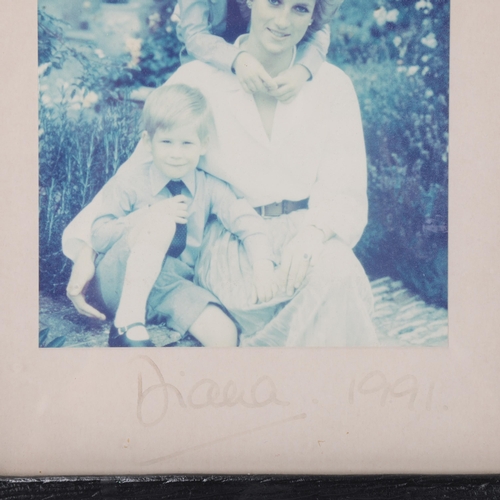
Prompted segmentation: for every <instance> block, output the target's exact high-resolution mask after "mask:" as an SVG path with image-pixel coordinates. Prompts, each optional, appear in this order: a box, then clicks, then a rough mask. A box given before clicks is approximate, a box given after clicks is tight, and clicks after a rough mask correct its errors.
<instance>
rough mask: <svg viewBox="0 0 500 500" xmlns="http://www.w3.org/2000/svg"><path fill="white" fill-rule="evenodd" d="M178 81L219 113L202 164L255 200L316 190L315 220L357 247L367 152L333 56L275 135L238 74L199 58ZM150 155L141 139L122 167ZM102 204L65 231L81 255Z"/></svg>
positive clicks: (311, 219) (311, 217)
mask: <svg viewBox="0 0 500 500" xmlns="http://www.w3.org/2000/svg"><path fill="white" fill-rule="evenodd" d="M173 83H185V84H187V85H190V86H193V87H197V88H199V89H200V90H201V91H202V92H203V94H204V95H205V96H206V98H207V100H208V102H209V103H210V105H211V107H212V110H213V113H214V118H215V125H216V129H217V134H216V135H217V137H216V140H213V138H211V146H210V148H209V152H208V153H207V155H206V157H205V158H204V159H203V161H202V164H201V165H200V167H201V168H203V169H205V170H206V171H207V172H209V173H211V174H212V175H214V176H216V177H219V178H220V179H223V180H224V181H226V182H228V183H229V184H231V186H232V187H233V188H234V189H235V190H236V191H237V192H239V193H240V194H241V195H243V196H245V197H246V198H247V200H248V201H249V202H250V204H251V205H252V206H254V207H257V206H261V205H268V204H270V203H274V202H277V201H281V200H295V201H297V200H302V199H304V198H308V197H309V210H308V214H307V223H308V224H311V225H314V226H316V227H318V228H320V229H322V230H323V231H324V232H325V233H326V234H327V235H333V234H336V235H337V236H338V237H339V238H341V239H342V240H344V241H345V242H346V243H347V244H348V245H349V246H351V247H353V246H354V245H355V244H356V243H357V242H358V241H359V239H360V237H361V234H362V232H363V229H364V227H365V225H366V222H367V215H368V202H367V194H366V183H367V181H366V177H367V174H366V154H365V146H364V140H363V130H362V123H361V116H360V112H359V106H358V101H357V97H356V93H355V91H354V88H353V86H352V83H351V81H350V79H349V77H348V76H347V75H346V74H345V73H344V72H343V71H342V70H340V69H339V68H337V67H336V66H333V65H331V64H328V63H325V64H323V65H322V66H321V68H320V69H319V71H318V73H317V75H316V77H315V78H314V79H313V80H311V81H309V82H307V83H306V84H305V85H304V87H303V89H302V90H301V92H300V93H299V95H298V96H297V97H296V99H295V100H294V101H293V102H292V103H290V104H281V103H279V102H278V104H277V106H276V112H275V117H274V123H273V129H272V133H271V139H269V138H268V136H267V134H266V132H265V130H264V127H263V125H262V121H261V118H260V115H259V112H258V110H257V107H256V104H255V100H254V98H253V96H252V95H251V94H248V93H246V92H244V91H243V89H242V88H241V86H240V84H239V82H238V79H237V77H236V76H235V75H233V74H230V73H227V72H223V71H221V70H218V69H216V68H214V67H212V66H209V65H208V64H205V63H202V62H199V61H193V62H191V63H188V64H186V65H184V66H182V67H181V68H179V69H178V70H177V72H176V73H175V74H174V75H173V76H172V77H171V78H170V79H169V80H168V81H167V82H166V83H165V85H170V84H173ZM148 160H150V157H149V156H148V154H147V153H146V152H145V150H144V148H143V147H142V145H141V144H139V146H138V147H137V149H136V151H135V152H134V154H133V155H132V157H131V158H130V159H129V160H128V161H127V162H126V163H125V164H124V165H123V166H122V167H121V168H120V169H123V168H134V166H135V165H137V164H141V163H142V162H144V161H148ZM117 175H119V172H118V174H117ZM98 197H99V194H98V195H97V196H96V198H98ZM96 203H98V202H96V199H94V200H93V201H92V202H91V203H90V204H89V205H88V206H87V207H86V208H85V209H84V210H83V211H82V212H81V213H80V214H79V215H78V216H77V217H76V218H75V219H74V220H73V221H72V222H71V223H70V225H69V226H68V227H67V228H66V231H65V232H64V234H63V251H64V253H65V255H67V256H68V257H69V258H71V259H73V260H74V259H75V257H76V256H77V255H78V253H77V252H79V249H80V247H81V244H82V242H85V243H87V244H90V224H91V223H92V220H93V215H92V214H93V212H94V208H95V206H96Z"/></svg>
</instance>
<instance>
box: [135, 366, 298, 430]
mask: <svg viewBox="0 0 500 500" xmlns="http://www.w3.org/2000/svg"><path fill="white" fill-rule="evenodd" d="M136 359H141V360H143V361H145V362H146V363H147V364H148V365H149V366H150V367H151V368H153V371H154V373H155V374H156V377H157V380H158V382H157V383H155V384H152V385H150V386H149V387H148V388H146V389H145V388H144V385H143V376H142V371H139V373H138V375H137V419H138V420H139V422H140V423H141V424H142V425H144V426H146V427H150V426H153V425H156V424H158V423H159V422H161V421H162V420H163V418H165V416H166V415H167V412H168V409H169V404H170V397H171V395H174V396H175V397H176V398H177V403H178V405H179V406H180V407H181V408H192V409H195V410H198V409H201V408H206V407H208V406H212V407H214V408H223V407H226V408H231V407H233V406H237V405H240V406H243V407H245V408H262V407H264V406H269V405H271V404H275V405H280V406H288V405H289V404H290V403H289V402H287V401H281V400H280V399H279V398H278V395H277V389H276V385H275V383H274V382H273V380H272V379H271V377H269V376H268V375H264V376H262V377H260V378H258V379H257V380H256V381H255V382H254V383H253V385H252V386H251V388H250V393H249V394H248V395H247V394H245V391H244V390H240V389H238V386H237V385H236V383H235V382H234V381H233V380H229V381H228V382H226V384H225V385H224V386H223V388H222V389H221V387H220V386H219V384H217V383H216V382H215V381H214V380H212V379H209V378H204V379H201V380H199V381H198V382H196V383H195V384H194V385H193V386H192V387H191V388H190V390H189V391H188V392H187V395H186V396H184V394H183V393H182V392H181V391H180V389H179V388H178V387H176V386H175V385H173V384H171V383H168V382H166V381H165V378H164V377H163V374H162V373H161V371H160V369H159V368H158V365H157V364H156V363H155V362H154V361H153V360H152V359H151V358H150V357H149V356H139V357H138V358H136ZM153 396H156V397H157V398H158V400H159V403H160V408H161V410H160V412H159V415H158V417H157V418H155V419H153V420H151V421H146V419H145V418H144V415H143V413H144V412H143V409H144V404H145V401H146V399H147V398H148V397H153Z"/></svg>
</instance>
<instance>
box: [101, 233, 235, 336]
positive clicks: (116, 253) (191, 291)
mask: <svg viewBox="0 0 500 500" xmlns="http://www.w3.org/2000/svg"><path fill="white" fill-rule="evenodd" d="M129 255H130V247H129V245H128V242H127V237H126V236H125V235H124V236H122V237H121V238H120V239H119V240H118V241H117V242H116V243H115V244H114V245H113V246H112V247H111V249H110V250H109V251H108V252H106V253H105V254H104V255H101V256H99V257H98V260H97V263H96V264H97V267H96V282H97V294H98V295H99V296H100V298H101V300H102V302H103V305H104V308H105V309H106V312H107V314H110V315H111V316H113V317H114V315H115V313H116V310H117V308H118V304H119V302H120V296H121V292H122V288H123V281H124V279H125V269H126V265H127V260H128V257H129ZM193 275H194V274H193V269H192V268H191V267H189V266H188V265H187V264H185V263H184V262H182V261H181V260H179V259H177V258H174V257H170V256H167V257H166V258H165V260H164V261H163V267H162V269H161V272H160V275H159V276H158V279H157V280H156V282H155V284H154V286H153V289H152V290H151V293H150V295H149V297H148V302H147V310H146V322H147V323H162V322H165V323H166V324H167V326H168V328H170V329H171V330H175V331H176V332H178V333H180V334H181V335H182V336H183V335H185V334H186V333H187V331H188V330H189V328H190V327H191V325H192V324H193V323H194V322H195V321H196V320H197V319H198V317H199V316H200V314H201V313H202V312H203V310H204V309H205V308H206V307H207V305H208V304H215V305H217V306H219V307H220V308H221V309H222V310H223V311H225V308H224V307H223V306H222V305H221V303H220V302H219V300H218V299H217V298H216V297H215V295H213V294H212V293H210V292H209V291H208V290H206V289H205V288H202V287H200V286H197V285H195V284H194V283H193Z"/></svg>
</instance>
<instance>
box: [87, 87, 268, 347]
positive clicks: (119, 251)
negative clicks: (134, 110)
mask: <svg viewBox="0 0 500 500" xmlns="http://www.w3.org/2000/svg"><path fill="white" fill-rule="evenodd" d="M143 121H144V129H145V130H144V132H143V135H142V140H143V141H144V143H145V145H146V147H147V148H148V149H149V150H150V151H151V154H152V159H153V160H152V162H150V163H145V164H143V165H141V167H140V168H139V169H134V170H125V171H119V172H118V173H117V174H116V175H115V176H114V177H113V178H112V179H110V180H109V181H108V183H107V184H106V185H105V186H104V187H103V189H102V193H101V194H102V196H101V197H100V199H101V200H102V202H101V206H100V210H99V212H98V215H97V217H96V218H95V220H94V222H93V224H92V245H93V247H94V249H95V250H96V251H97V252H99V253H100V254H103V255H102V256H99V257H98V264H97V269H96V278H97V284H98V289H99V290H100V293H101V296H102V299H103V302H104V304H105V306H106V308H107V309H108V312H111V314H113V313H115V312H116V314H115V318H114V324H113V326H112V327H111V330H110V335H109V345H110V346H111V347H152V346H153V344H152V342H151V340H150V339H149V335H148V332H147V329H146V326H145V325H146V321H154V320H161V321H166V323H167V326H168V327H169V328H171V329H173V330H175V331H177V332H178V333H180V334H181V335H183V334H185V333H186V332H189V333H191V334H192V335H193V336H194V337H196V338H197V339H198V340H199V341H200V342H201V343H202V344H203V345H205V346H236V345H237V328H236V326H235V324H234V323H233V321H232V320H231V319H230V318H229V316H228V315H227V314H226V313H225V312H224V309H223V307H222V306H221V304H220V302H219V301H218V299H217V298H216V297H215V296H213V295H212V294H211V293H210V292H209V291H208V290H205V289H204V288H201V287H199V286H196V285H195V284H194V283H193V282H192V280H193V269H194V266H195V264H196V261H197V258H198V253H199V248H200V245H201V242H202V238H203V231H204V229H205V225H206V223H207V220H208V217H209V216H210V215H211V214H215V215H217V217H218V218H219V220H220V221H221V223H222V224H223V225H224V226H225V227H226V228H227V229H228V230H229V231H231V232H232V233H233V234H235V235H236V236H238V237H239V239H240V240H241V241H242V242H243V244H244V245H245V249H246V252H247V255H248V258H249V261H250V264H252V266H253V276H254V289H253V300H254V301H256V300H260V301H267V300H270V299H271V298H272V297H273V295H274V293H275V292H276V290H277V286H276V285H275V284H274V280H273V273H274V264H273V261H272V250H271V248H270V245H269V243H268V240H267V236H266V234H265V229H264V223H263V222H264V221H263V220H262V219H261V217H260V216H259V215H258V214H257V213H256V212H255V210H254V209H253V208H252V207H251V206H250V205H249V204H248V203H247V202H246V200H244V199H238V198H237V197H236V195H235V194H234V192H233V191H232V190H231V189H230V187H229V186H228V185H227V184H226V183H224V182H222V181H221V180H219V179H216V178H215V177H212V176H211V175H209V174H207V173H205V172H203V171H202V170H199V169H197V168H196V167H197V166H198V163H199V160H200V156H201V155H203V154H205V152H206V149H207V145H208V140H209V131H210V130H211V129H212V128H213V121H212V115H211V113H210V110H209V108H208V105H207V102H206V101H205V98H204V97H203V95H202V94H201V93H200V92H199V91H198V90H196V89H193V88H191V87H188V86H187V85H181V84H179V85H169V86H162V87H160V88H158V89H156V90H154V91H153V92H152V93H151V94H150V95H149V97H148V99H147V100H146V103H145V106H144V110H143Z"/></svg>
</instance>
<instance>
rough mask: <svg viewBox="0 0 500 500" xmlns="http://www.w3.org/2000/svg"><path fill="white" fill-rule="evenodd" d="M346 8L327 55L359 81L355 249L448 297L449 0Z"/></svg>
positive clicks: (432, 295) (427, 291) (367, 260)
mask: <svg viewBox="0 0 500 500" xmlns="http://www.w3.org/2000/svg"><path fill="white" fill-rule="evenodd" d="M367 3H369V4H370V7H369V8H368V9H367V7H366V5H367ZM367 12H369V13H370V14H371V15H369V16H367ZM339 14H340V15H339V18H338V19H336V20H335V21H334V23H333V25H332V45H331V47H330V58H331V59H332V60H333V61H334V62H335V64H338V65H339V66H341V67H342V68H343V69H344V70H345V71H346V72H347V73H348V74H349V75H350V77H351V78H352V80H353V83H354V85H355V87H356V90H357V93H358V96H359V101H360V106H361V112H362V116H363V124H364V131H365V141H366V148H367V154H368V163H369V200H370V215H369V223H368V226H367V228H366V230H365V233H364V235H363V238H362V240H361V242H360V243H359V244H358V246H357V247H356V253H357V254H358V256H359V257H360V259H361V260H362V262H363V264H364V266H365V268H366V269H367V271H368V272H369V273H370V275H372V276H374V277H379V276H383V275H391V276H393V277H394V278H399V279H402V280H403V281H404V282H405V284H406V285H407V286H409V287H411V288H413V289H414V290H415V291H417V292H418V293H420V294H421V295H422V296H423V297H425V298H426V299H427V300H429V301H431V302H434V303H437V304H440V305H446V303H447V243H448V241H447V240H448V239H447V225H448V207H447V205H448V83H449V80H448V62H449V36H448V35H449V33H448V32H449V2H448V1H446V0H432V1H429V0H346V2H345V3H344V5H343V6H342V8H341V10H340V13H339Z"/></svg>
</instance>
